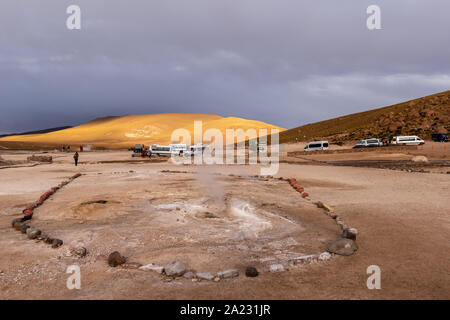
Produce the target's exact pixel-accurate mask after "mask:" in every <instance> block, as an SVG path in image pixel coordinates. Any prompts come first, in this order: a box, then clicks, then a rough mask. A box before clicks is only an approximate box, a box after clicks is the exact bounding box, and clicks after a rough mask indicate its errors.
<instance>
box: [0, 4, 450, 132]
mask: <svg viewBox="0 0 450 320" xmlns="http://www.w3.org/2000/svg"><path fill="white" fill-rule="evenodd" d="M70 4H77V5H79V6H80V7H81V10H82V30H79V31H70V30H68V29H67V28H66V27H65V20H66V17H67V15H66V13H65V11H66V8H67V7H68V6H69V5H70ZM370 4H377V5H379V6H380V7H381V10H382V11H381V14H382V28H383V29H382V30H376V31H369V30H368V29H367V28H366V18H367V14H366V8H367V7H368V6H369V5H370ZM448 12H450V2H449V1H447V0H430V1H423V0H422V1H418V0H389V1H387V0H371V1H365V0H352V1H350V0H341V1H335V0H320V1H317V0H316V1H312V0H311V1H299V0H295V1H294V0H284V1H275V0H241V1H230V0H226V1H225V0H158V1H136V0H134V1H130V0H129V1H124V0H116V1H107V0H72V1H62V0H60V1H50V0H40V1H23V0H22V1H21V0H4V1H2V2H1V3H0V111H1V117H0V132H8V131H21V130H33V129H41V128H46V127H52V126H62V125H70V124H79V123H81V122H85V121H88V120H90V119H92V118H95V117H100V116H107V115H121V114H129V113H160V112H201V113H213V114H220V115H223V116H240V117H245V118H250V119H257V120H262V121H266V122H269V123H274V124H277V125H280V126H283V127H293V126H297V125H300V124H304V123H307V122H313V121H318V120H323V119H327V118H330V117H333V116H337V115H342V114H347V113H351V112H357V111H361V110H366V109H370V108H373V107H377V106H383V105H386V104H393V103H396V102H400V101H402V100H406V99H412V98H415V97H419V96H423V95H427V94H431V93H435V92H438V91H443V90H448V89H449V88H450V63H449V58H448V57H449V56H450V43H449V41H448V32H449V30H450V21H449V20H448V18H447V14H448Z"/></svg>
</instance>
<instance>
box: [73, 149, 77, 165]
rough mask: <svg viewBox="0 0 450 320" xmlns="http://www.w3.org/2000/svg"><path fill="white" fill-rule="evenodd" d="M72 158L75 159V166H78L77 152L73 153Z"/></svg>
mask: <svg viewBox="0 0 450 320" xmlns="http://www.w3.org/2000/svg"><path fill="white" fill-rule="evenodd" d="M73 160H75V166H78V152H75V154H74V155H73Z"/></svg>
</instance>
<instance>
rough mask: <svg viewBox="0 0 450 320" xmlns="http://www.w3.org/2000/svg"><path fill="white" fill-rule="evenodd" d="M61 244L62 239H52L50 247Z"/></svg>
mask: <svg viewBox="0 0 450 320" xmlns="http://www.w3.org/2000/svg"><path fill="white" fill-rule="evenodd" d="M62 245H63V241H62V240H60V239H53V241H52V248H53V249H56V248H59V247H61V246H62Z"/></svg>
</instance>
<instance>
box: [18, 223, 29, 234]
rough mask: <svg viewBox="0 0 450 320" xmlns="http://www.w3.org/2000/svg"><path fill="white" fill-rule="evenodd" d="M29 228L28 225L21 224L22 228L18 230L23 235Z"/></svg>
mask: <svg viewBox="0 0 450 320" xmlns="http://www.w3.org/2000/svg"><path fill="white" fill-rule="evenodd" d="M29 228H30V226H29V225H27V224H22V227H21V228H20V232H22V233H23V234H25V233H27V230H28V229H29Z"/></svg>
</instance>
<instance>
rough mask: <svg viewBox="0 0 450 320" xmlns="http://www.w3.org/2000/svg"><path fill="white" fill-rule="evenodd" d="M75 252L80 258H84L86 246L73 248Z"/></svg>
mask: <svg viewBox="0 0 450 320" xmlns="http://www.w3.org/2000/svg"><path fill="white" fill-rule="evenodd" d="M73 254H74V255H76V256H78V257H80V258H83V257H85V256H86V254H87V250H86V248H84V247H78V248H75V249H74V250H73Z"/></svg>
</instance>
